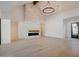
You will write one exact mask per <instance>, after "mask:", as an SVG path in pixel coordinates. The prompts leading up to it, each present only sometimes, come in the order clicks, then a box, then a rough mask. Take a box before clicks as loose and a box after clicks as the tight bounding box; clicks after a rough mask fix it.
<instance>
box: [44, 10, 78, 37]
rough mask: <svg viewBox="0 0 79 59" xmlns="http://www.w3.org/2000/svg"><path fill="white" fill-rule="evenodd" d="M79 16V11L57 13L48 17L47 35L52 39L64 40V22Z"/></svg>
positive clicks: (46, 23)
mask: <svg viewBox="0 0 79 59" xmlns="http://www.w3.org/2000/svg"><path fill="white" fill-rule="evenodd" d="M74 16H79V9H74V10H70V11H65V12H61V13H58V12H57V13H55V14H52V15H49V16H46V22H45V35H46V36H50V37H57V38H64V37H65V24H64V20H65V19H66V18H69V17H74Z"/></svg>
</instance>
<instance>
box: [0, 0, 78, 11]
mask: <svg viewBox="0 0 79 59" xmlns="http://www.w3.org/2000/svg"><path fill="white" fill-rule="evenodd" d="M29 3H32V1H0V9H2V10H3V11H11V10H12V9H13V8H15V7H16V6H17V7H18V6H22V5H24V4H29ZM44 3H46V1H44V2H43V1H42V3H39V4H40V5H41V6H42V5H43V4H44ZM50 3H51V5H52V6H53V5H54V7H55V9H56V11H65V10H72V9H75V8H79V2H78V1H51V2H50ZM38 7H39V6H38Z"/></svg>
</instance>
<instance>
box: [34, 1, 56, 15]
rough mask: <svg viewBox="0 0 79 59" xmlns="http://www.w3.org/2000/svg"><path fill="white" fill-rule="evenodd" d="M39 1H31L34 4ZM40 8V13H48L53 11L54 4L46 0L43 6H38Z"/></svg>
mask: <svg viewBox="0 0 79 59" xmlns="http://www.w3.org/2000/svg"><path fill="white" fill-rule="evenodd" d="M39 2H40V1H33V5H36V4H37V3H39ZM39 4H40V3H39ZM40 5H43V4H40ZM41 7H42V6H41ZM39 8H40V6H39ZM40 9H41V11H42V13H44V14H50V13H53V12H55V8H54V6H52V5H51V3H50V2H49V1H47V4H46V5H45V6H44V7H42V8H40Z"/></svg>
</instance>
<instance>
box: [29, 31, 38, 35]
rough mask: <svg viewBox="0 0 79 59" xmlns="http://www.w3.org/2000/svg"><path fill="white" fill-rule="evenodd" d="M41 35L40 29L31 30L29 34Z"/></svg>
mask: <svg viewBox="0 0 79 59" xmlns="http://www.w3.org/2000/svg"><path fill="white" fill-rule="evenodd" d="M37 35H39V30H29V32H28V36H37Z"/></svg>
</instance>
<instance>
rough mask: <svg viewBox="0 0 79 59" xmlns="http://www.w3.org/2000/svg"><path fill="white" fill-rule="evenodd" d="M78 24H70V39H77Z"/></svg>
mask: <svg viewBox="0 0 79 59" xmlns="http://www.w3.org/2000/svg"><path fill="white" fill-rule="evenodd" d="M78 26H79V25H78V23H72V24H71V37H72V38H78Z"/></svg>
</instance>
